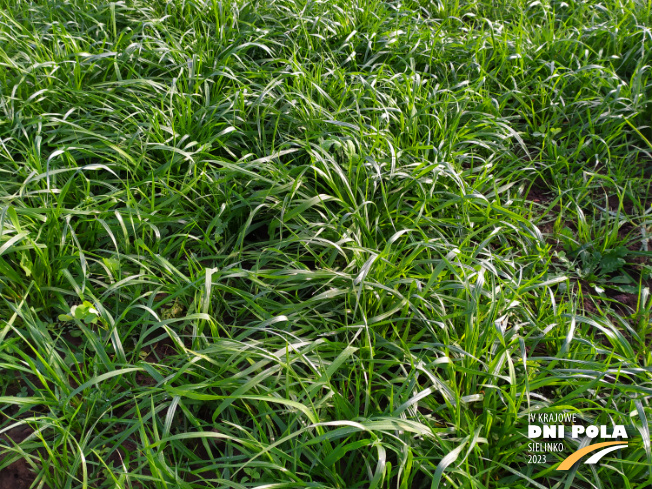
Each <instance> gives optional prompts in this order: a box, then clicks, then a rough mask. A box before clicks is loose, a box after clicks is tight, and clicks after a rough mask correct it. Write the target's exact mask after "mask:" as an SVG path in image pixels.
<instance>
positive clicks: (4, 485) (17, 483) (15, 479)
mask: <svg viewBox="0 0 652 489" xmlns="http://www.w3.org/2000/svg"><path fill="white" fill-rule="evenodd" d="M31 433H32V430H31V429H30V428H28V427H26V426H20V427H18V428H14V429H13V430H10V431H9V432H7V433H5V434H4V435H3V436H2V437H0V438H1V439H2V440H1V441H2V445H5V444H9V445H11V442H8V440H9V439H10V440H12V441H13V442H14V443H20V442H22V441H23V440H24V439H25V438H27V437H28V436H29V435H30V434H31ZM2 445H0V447H2ZM2 452H4V450H2V451H0V460H1V459H2V458H4V457H5V456H11V454H9V455H6V454H5V453H2ZM34 480H36V474H34V473H33V472H32V470H31V469H30V466H29V464H28V463H27V461H26V460H24V459H20V460H17V461H16V462H14V463H12V464H10V465H9V466H8V467H6V468H4V469H2V470H0V489H29V487H30V486H31V485H32V483H33V482H34Z"/></svg>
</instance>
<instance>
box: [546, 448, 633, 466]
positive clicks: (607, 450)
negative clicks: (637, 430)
mask: <svg viewBox="0 0 652 489" xmlns="http://www.w3.org/2000/svg"><path fill="white" fill-rule="evenodd" d="M626 446H627V442H622V441H606V442H604V443H596V444H594V445H589V446H588V447H584V448H581V449H580V450H578V451H576V452H575V453H571V454H570V455H569V456H568V457H566V459H564V461H563V462H562V463H561V464H559V467H557V470H568V469H570V468H571V467H572V466H573V464H574V463H575V462H577V461H578V460H579V459H581V458H582V457H583V456H584V455H588V454H589V453H591V452H595V451H596V450H598V449H600V448H602V449H603V450H600V451H599V452H598V453H596V454H594V455H593V456H592V457H591V458H589V459H588V460H587V461H586V462H584V463H586V464H595V463H597V462H598V461H599V460H600V459H601V458H602V457H604V456H605V455H606V454H608V453H610V452H613V451H614V450H618V449H620V448H625V447H626Z"/></svg>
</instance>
